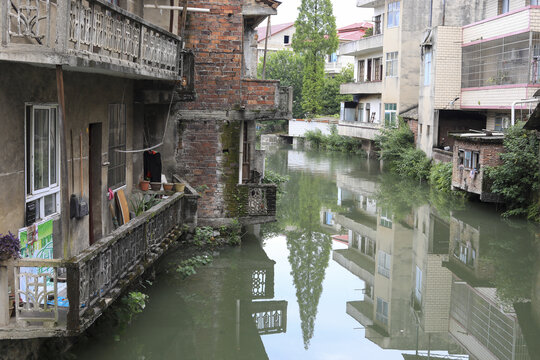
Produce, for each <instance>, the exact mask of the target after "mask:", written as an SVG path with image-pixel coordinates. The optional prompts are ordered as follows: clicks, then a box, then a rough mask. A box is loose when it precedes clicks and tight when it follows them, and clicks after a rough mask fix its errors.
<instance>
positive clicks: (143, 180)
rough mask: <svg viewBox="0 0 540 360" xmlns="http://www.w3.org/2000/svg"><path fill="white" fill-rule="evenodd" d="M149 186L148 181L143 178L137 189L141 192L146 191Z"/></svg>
mask: <svg viewBox="0 0 540 360" xmlns="http://www.w3.org/2000/svg"><path fill="white" fill-rule="evenodd" d="M149 186H150V179H148V178H143V179H141V180H140V181H139V187H140V188H141V190H142V191H148V187H149Z"/></svg>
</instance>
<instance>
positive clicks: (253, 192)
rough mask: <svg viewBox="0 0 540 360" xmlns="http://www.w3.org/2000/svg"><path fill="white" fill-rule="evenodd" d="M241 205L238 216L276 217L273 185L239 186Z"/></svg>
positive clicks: (275, 189) (274, 186)
mask: <svg viewBox="0 0 540 360" xmlns="http://www.w3.org/2000/svg"><path fill="white" fill-rule="evenodd" d="M238 190H239V194H240V199H241V204H240V209H239V214H238V216H239V217H240V218H244V217H249V218H257V217H272V218H275V216H276V193H277V187H276V185H274V184H239V185H238Z"/></svg>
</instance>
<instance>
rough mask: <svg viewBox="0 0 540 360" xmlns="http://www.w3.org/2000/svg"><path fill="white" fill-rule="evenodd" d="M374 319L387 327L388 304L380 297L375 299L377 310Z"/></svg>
mask: <svg viewBox="0 0 540 360" xmlns="http://www.w3.org/2000/svg"><path fill="white" fill-rule="evenodd" d="M375 318H376V319H377V321H379V322H380V323H382V324H384V325H388V303H387V302H386V301H384V300H383V299H381V298H380V297H377V310H376V314H375Z"/></svg>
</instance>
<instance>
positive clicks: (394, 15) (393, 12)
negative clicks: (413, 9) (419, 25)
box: [386, 1, 399, 28]
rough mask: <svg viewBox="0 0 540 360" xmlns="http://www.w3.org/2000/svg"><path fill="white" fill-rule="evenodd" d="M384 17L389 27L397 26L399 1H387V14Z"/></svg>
mask: <svg viewBox="0 0 540 360" xmlns="http://www.w3.org/2000/svg"><path fill="white" fill-rule="evenodd" d="M386 18H387V21H386V22H387V24H388V27H389V28H391V27H396V26H399V1H394V2H390V3H388V15H387V16H386Z"/></svg>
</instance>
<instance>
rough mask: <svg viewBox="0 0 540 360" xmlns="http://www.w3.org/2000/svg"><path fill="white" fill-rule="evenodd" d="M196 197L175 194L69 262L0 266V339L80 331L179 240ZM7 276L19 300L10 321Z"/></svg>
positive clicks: (37, 261)
mask: <svg viewBox="0 0 540 360" xmlns="http://www.w3.org/2000/svg"><path fill="white" fill-rule="evenodd" d="M197 197H198V195H196V194H195V195H194V194H185V195H184V194H175V195H173V196H171V197H170V198H168V199H165V200H163V201H162V202H161V203H159V204H158V205H156V206H154V207H153V208H152V209H150V210H148V211H147V212H145V213H144V214H143V215H140V216H139V217H137V218H135V219H133V220H132V221H130V222H129V223H127V224H125V225H123V226H121V227H119V228H118V229H116V230H115V231H114V232H113V233H111V234H110V235H109V236H107V237H104V238H102V239H101V240H99V241H98V242H96V243H95V244H93V245H92V246H90V247H89V248H87V249H86V250H84V251H83V252H81V253H80V254H79V255H77V256H75V257H73V258H71V259H69V260H42V259H19V260H14V261H9V262H6V261H4V262H0V339H1V338H32V337H49V336H58V335H77V334H79V333H80V332H82V331H84V330H85V329H86V328H88V327H89V326H90V325H91V324H92V323H93V322H94V321H95V320H96V319H97V318H98V317H99V316H100V315H101V314H102V313H103V311H104V310H105V309H106V308H107V307H108V306H109V305H110V304H111V303H112V302H113V301H114V300H115V299H116V298H117V297H118V296H119V295H120V294H121V292H122V290H123V289H125V288H126V287H127V286H128V285H129V284H130V283H131V282H132V281H133V280H134V279H136V278H137V277H138V276H139V275H141V274H142V273H143V272H144V270H145V269H146V268H147V267H148V266H150V265H151V264H152V263H153V262H154V261H155V260H156V259H157V258H159V257H160V256H161V255H162V254H163V253H164V252H165V250H167V249H168V248H169V246H170V245H171V244H172V243H173V242H174V241H175V240H176V239H177V238H178V237H179V236H180V234H181V231H180V226H181V225H182V224H186V223H187V222H188V221H192V220H194V219H196V217H195V216H193V213H192V212H193V209H194V208H195V209H196V202H197ZM194 204H195V205H194ZM195 211H196V210H195ZM8 271H13V275H14V287H15V289H14V292H15V299H19V301H15V318H12V317H11V316H10V314H9V304H8V301H9V300H8V296H9V295H8V294H7V293H8V291H7V287H8V284H7V283H8V280H7V277H8Z"/></svg>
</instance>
